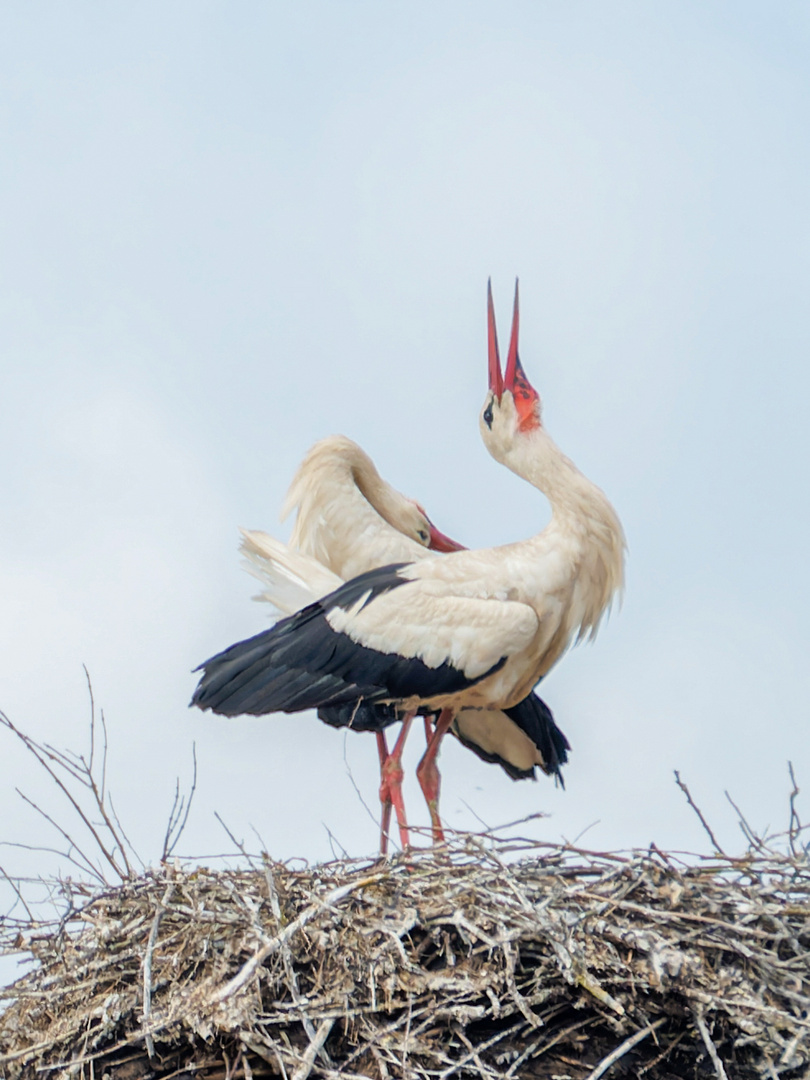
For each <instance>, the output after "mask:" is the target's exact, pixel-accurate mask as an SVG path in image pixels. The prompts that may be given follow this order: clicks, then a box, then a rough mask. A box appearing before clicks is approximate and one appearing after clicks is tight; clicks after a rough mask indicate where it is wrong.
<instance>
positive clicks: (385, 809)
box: [377, 731, 391, 855]
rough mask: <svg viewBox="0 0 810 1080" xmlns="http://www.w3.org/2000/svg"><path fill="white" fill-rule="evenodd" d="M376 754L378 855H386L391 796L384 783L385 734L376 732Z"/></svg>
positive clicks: (386, 746) (386, 745) (386, 749)
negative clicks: (377, 768)
mask: <svg viewBox="0 0 810 1080" xmlns="http://www.w3.org/2000/svg"><path fill="white" fill-rule="evenodd" d="M377 753H378V754H379V755H380V803H381V804H382V817H381V819H380V854H381V855H387V854H388V830H389V828H390V827H391V796H390V793H389V791H388V785H387V784H386V782H385V763H386V761H388V743H387V742H386V741H385V732H384V731H378V732H377Z"/></svg>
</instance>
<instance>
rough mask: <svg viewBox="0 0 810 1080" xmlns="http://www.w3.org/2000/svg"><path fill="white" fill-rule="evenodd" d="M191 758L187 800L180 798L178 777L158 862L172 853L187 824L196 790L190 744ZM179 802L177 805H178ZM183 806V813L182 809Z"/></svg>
mask: <svg viewBox="0 0 810 1080" xmlns="http://www.w3.org/2000/svg"><path fill="white" fill-rule="evenodd" d="M191 758H192V762H193V771H192V774H191V790H190V791H189V793H188V799H186V798H185V796H183V797H182V798H180V779H179V777H178V780H177V784H176V786H175V791H174V802H173V804H172V809H171V812H170V813H169V822H168V825H167V826H166V835H165V836H164V838H163V851H162V853H161V856H160V861H161V862H165V861H166V860H167V859H168V858H169V856H170V855H171V854H172V853H173V852H174V849H175V848H176V847H177V844H178V842H179V840H180V837H181V836H182V835H183V833H184V831H185V828H186V824H187V823H188V815H189V813H190V812H191V803H192V800H193V799H194V792H195V791H196V790H197V744H196V743H192V744H191ZM178 800H179V805H178ZM184 806H185V813H183V808H184Z"/></svg>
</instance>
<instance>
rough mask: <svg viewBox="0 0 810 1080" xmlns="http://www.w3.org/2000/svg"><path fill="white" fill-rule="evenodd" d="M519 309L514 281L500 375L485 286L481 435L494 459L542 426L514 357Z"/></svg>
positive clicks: (532, 390) (534, 397)
mask: <svg viewBox="0 0 810 1080" xmlns="http://www.w3.org/2000/svg"><path fill="white" fill-rule="evenodd" d="M519 326H520V310H519V303H518V283H517V281H515V307H514V312H513V315H512V336H511V338H510V340H509V355H508V356H507V358H506V371H504V372H503V374H501V359H500V356H499V354H498V334H497V331H496V329H495V309H494V308H493V305H492V283H491V282H490V283H489V284H488V285H487V328H488V339H489V393H488V394H487V399H486V401H485V402H484V407H483V409H482V410H481V420H480V423H481V436H482V438H483V440H484V443H485V444H486V447H487V449H488V450H489V452H490V453H491V454H492V455H493V457H495V458H496V459H497V460H499V461H500V460H503V455H504V453H505V452H506V451H507V450H508V449H510V448H511V447H513V446H515V444H516V443H519V442H520V441H521V440H523V439H525V438H528V437H530V436H531V435H532V433H533V432H536V431H538V430H539V429H540V428H541V427H542V422H541V419H540V395H539V394H538V393H537V391H536V390H535V388H534V387H533V386H532V384H531V383H530V382H529V380H528V379H527V378H526V372H525V371H524V370H523V365H522V364H521V362H520V357H519V356H518V330H519Z"/></svg>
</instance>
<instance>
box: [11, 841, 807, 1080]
mask: <svg viewBox="0 0 810 1080" xmlns="http://www.w3.org/2000/svg"><path fill="white" fill-rule="evenodd" d="M76 888H77V887H76V886H75V884H74V885H73V886H71V887H70V888H68V887H67V886H63V887H62V896H63V897H64V898H66V900H67V910H66V911H65V913H64V915H63V916H62V918H61V919H59V921H58V923H56V924H54V925H52V926H47V927H44V928H39V929H37V928H36V926H35V925H34V924H32V923H31V922H30V920H28V921H27V922H26V921H24V920H23V921H21V922H20V923H18V924H13V923H11V922H9V921H8V920H6V923H5V927H4V945H5V948H6V950H7V951H12V950H14V951H20V950H21V949H27V950H29V951H30V952H31V953H32V954H33V956H34V964H33V966H32V968H31V970H30V971H29V972H28V973H27V974H26V975H25V976H24V977H22V978H21V979H20V980H19V981H18V982H17V983H16V984H15V985H14V986H12V987H10V988H8V989H7V990H6V991H5V992H4V993H5V997H6V999H7V1000H8V1002H9V1004H8V1005H7V1007H6V1009H5V1011H4V1012H3V1013H2V1015H0V1063H2V1066H3V1071H4V1075H5V1076H6V1077H9V1078H18V1077H20V1078H22V1077H25V1078H28V1077H31V1078H33V1077H34V1076H35V1075H38V1076H41V1077H44V1078H46V1080H47V1078H49V1077H55V1078H56V1077H62V1076H68V1075H69V1076H81V1077H83V1078H84V1077H88V1078H99V1080H101V1078H104V1080H140V1078H148V1077H155V1078H164V1080H168V1078H169V1077H176V1076H183V1077H184V1080H185V1078H187V1077H196V1076H199V1077H201V1078H206V1080H235V1078H237V1077H238V1078H240V1080H241V1078H244V1080H253V1078H254V1077H259V1076H270V1075H272V1076H276V1075H280V1076H283V1077H285V1078H287V1080H306V1078H307V1077H309V1076H313V1077H316V1076H317V1077H332V1078H336V1077H338V1076H339V1077H358V1076H362V1077H380V1078H387V1077H432V1078H433V1077H439V1078H442V1080H445V1078H448V1077H451V1076H458V1077H468V1076H474V1077H496V1076H497V1077H555V1078H557V1080H564V1078H571V1080H583V1078H586V1077H587V1078H588V1080H597V1078H598V1077H601V1076H603V1075H609V1076H610V1077H621V1076H633V1077H642V1076H643V1077H648V1078H650V1080H655V1078H661V1077H670V1078H671V1077H714V1076H716V1077H721V1078H722V1077H734V1078H746V1077H771V1078H773V1077H781V1078H784V1080H791V1078H794V1077H807V1076H810V896H809V895H808V894H809V893H810V865H809V864H808V860H807V857H806V853H803V852H801V851H800V850H799V851H797V852H793V853H788V854H777V853H773V852H771V851H768V850H764V849H761V850H752V851H751V852H750V853H749V855H747V856H746V857H745V858H742V859H730V858H725V857H719V856H717V857H713V858H704V859H701V860H698V862H697V864H694V862H693V863H691V864H690V863H689V862H681V861H679V860H678V859H676V858H675V857H674V856H671V855H670V856H668V855H665V854H662V853H661V852H659V851H657V850H656V849H651V850H650V851H646V852H643V853H637V854H631V855H619V854H604V853H601V854H600V853H588V852H583V851H580V850H577V849H574V848H571V847H562V846H554V845H547V844H537V843H533V842H529V841H516V840H511V841H503V840H502V841H496V840H494V839H493V838H491V837H490V838H482V837H474V836H473V837H471V836H467V837H461V838H458V839H457V840H455V841H453V842H451V843H450V844H449V845H448V846H447V847H444V848H441V849H438V850H436V851H418V852H413V853H410V854H406V855H401V856H398V857H397V858H396V859H393V860H390V861H387V862H377V863H374V862H368V861H367V862H363V863H361V862H357V861H350V860H342V861H337V862H333V863H329V864H326V865H322V866H317V867H314V868H310V869H306V870H293V869H290V868H288V867H286V866H284V865H282V864H278V863H274V862H272V861H271V860H269V859H268V858H267V857H264V858H263V859H262V860H258V861H255V862H254V863H253V865H251V866H250V868H248V869H242V870H213V869H200V868H196V869H184V868H181V867H180V866H178V865H175V866H171V865H164V866H162V867H161V868H160V869H159V870H156V871H153V872H150V873H148V874H146V875H143V876H141V877H138V878H134V879H131V880H129V881H126V882H124V883H123V884H122V885H120V886H119V887H116V888H111V889H98V890H96V891H95V892H93V891H92V890H90V889H89V888H85V889H84V891H82V889H80V890H79V891H78V892H77V891H76Z"/></svg>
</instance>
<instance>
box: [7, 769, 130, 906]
mask: <svg viewBox="0 0 810 1080" xmlns="http://www.w3.org/2000/svg"><path fill="white" fill-rule="evenodd" d="M14 790H15V791H16V792H17V794H18V795H19V796H20V798H21V799H22V801H23V802H26V803H28V805H29V806H30V807H31V809H32V810H35V811H36V812H37V813H38V814H39V815H40V816H41V817H43V818H45V820H46V821H47V822H48V824H49V825H52V826H53V827H54V829H56V831H57V832H58V833H59V835H60V836H61V837H62V838H63V839H65V840H66V841H67V842H68V844H69V847H68V850H67V852H65V853H64V855H65V858H66V859H69V860H70V861H71V862H72V863H73V865H74V866H79V867H81V868H82V869H83V870H84V871H85V873H87V872H89V873H90V874H92V876H93V877H94V878H95V879H96V881H97V882H98V883H99V885H107V884H109V883H108V881H107V879H106V878H105V877H104V875H103V874H102V873H101V871H100V870H99V869H98V867H97V866H96V865H95V863H93V862H92V861H91V859H90V857H89V855H85V853H84V852H83V851H82V849H81V848H80V847H79V845H78V844H77V843H76V841H75V840H74V839H73V837H72V836H71V835H70V833H69V832H67V831H66V830H65V829H63V828H62V826H61V825H59V824H58V823H57V822H56V821H55V820H54V819H53V818H52V817H51V816H50V814H48V813H46V812H45V811H44V810H43V809H42V807H41V806H37V804H36V803H35V802H34V800H33V799H30V798H29V797H28V796H27V795H26V794H25V793H24V792H22V791H20V789H19V788H15V789H14ZM71 851H75V852H76V854H77V855H79V856H80V857H81V859H82V860H83V862H81V863H79V862H77V861H76V860H75V859H74V858H73V856H72V855H71V854H70V852H71Z"/></svg>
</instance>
